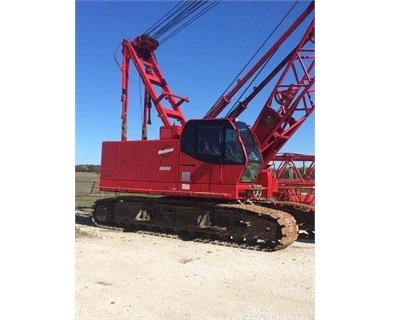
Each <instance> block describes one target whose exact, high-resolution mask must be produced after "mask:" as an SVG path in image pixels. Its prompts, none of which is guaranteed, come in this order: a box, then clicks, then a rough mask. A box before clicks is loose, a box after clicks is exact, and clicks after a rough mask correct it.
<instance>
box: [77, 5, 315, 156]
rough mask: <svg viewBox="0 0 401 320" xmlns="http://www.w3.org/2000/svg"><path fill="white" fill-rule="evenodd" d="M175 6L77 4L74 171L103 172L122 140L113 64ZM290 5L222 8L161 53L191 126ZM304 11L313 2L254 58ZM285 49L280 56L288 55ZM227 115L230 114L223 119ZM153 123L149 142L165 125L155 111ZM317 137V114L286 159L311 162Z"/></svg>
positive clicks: (135, 114)
mask: <svg viewBox="0 0 401 320" xmlns="http://www.w3.org/2000/svg"><path fill="white" fill-rule="evenodd" d="M176 4H177V2H175V1H119V2H112V1H77V2H76V4H75V14H76V16H75V28H76V29H75V53H76V55H75V65H76V68H75V148H76V149H75V163H76V164H100V156H101V143H102V141H104V140H119V139H120V128H121V119H120V117H121V102H120V94H121V72H120V70H119V68H118V65H117V63H116V61H115V60H114V58H116V59H117V61H118V62H119V63H120V62H121V58H122V55H121V47H120V43H121V41H122V40H123V39H124V38H125V39H134V38H135V37H136V36H138V35H140V34H142V33H143V32H145V31H146V30H147V29H148V28H150V27H151V26H152V25H153V24H154V23H155V22H157V21H158V20H159V18H161V17H163V16H164V15H165V14H166V13H167V12H168V11H169V10H170V9H172V8H173V7H174V6H175V5H176ZM293 4H294V2H293V1H222V2H220V3H218V4H217V5H216V6H215V7H213V8H212V9H211V10H210V11H208V12H207V13H205V14H204V15H203V16H201V17H200V18H199V19H197V20H196V21H195V22H193V23H192V24H190V25H189V26H188V27H186V28H185V29H183V30H181V31H180V32H179V33H177V34H176V35H175V36H173V37H171V38H170V39H169V40H167V41H166V42H164V43H163V44H161V45H160V47H159V48H158V49H157V50H156V57H157V59H158V63H159V66H160V68H161V71H162V73H163V74H164V76H165V78H166V80H167V82H168V84H169V86H170V89H171V90H172V91H173V92H174V93H176V94H178V95H181V96H185V97H188V98H189V100H190V102H189V103H185V104H183V105H182V110H183V113H184V115H185V117H186V119H192V118H201V117H203V116H204V115H205V114H206V112H207V111H208V110H209V109H210V107H211V106H212V105H213V103H214V102H215V101H216V100H217V99H218V98H219V97H220V95H221V94H222V93H223V92H224V91H225V90H226V89H227V87H228V86H229V85H230V84H231V83H232V81H233V80H235V79H236V76H237V75H238V73H239V72H240V70H241V69H242V67H244V66H245V64H246V63H247V62H248V60H249V59H250V58H251V57H252V56H253V54H254V53H255V52H256V50H257V49H258V48H259V47H260V46H261V45H262V43H263V42H264V41H265V40H266V38H267V37H268V35H269V34H270V33H271V32H272V30H273V29H274V28H276V26H277V25H278V23H279V22H280V20H281V19H282V18H283V17H284V15H285V14H286V13H287V12H288V11H289V10H290V8H291V7H292V6H293ZM307 5H308V2H306V1H299V3H298V4H297V5H296V6H295V8H294V9H293V10H292V11H291V14H290V15H289V16H288V18H287V19H286V20H285V21H284V22H283V24H282V25H281V26H280V28H279V29H278V30H277V31H276V33H275V34H274V35H273V36H272V37H271V39H270V40H269V41H268V42H267V43H266V45H265V46H264V49H262V51H261V53H260V54H259V55H258V56H257V57H259V56H261V54H263V53H264V52H266V51H267V50H268V48H269V47H270V46H271V45H272V44H273V43H274V41H275V40H276V39H277V38H278V37H279V36H280V35H281V34H282V33H283V32H284V31H285V29H286V28H288V26H289V25H290V24H291V23H292V22H293V21H294V19H295V18H296V17H297V16H298V15H299V14H300V12H302V11H303V10H304V9H305V8H306V6H307ZM297 36H299V33H298V34H295V35H294V38H292V39H290V40H289V43H288V44H289V45H290V46H292V45H294V44H295V41H299V37H297ZM285 49H286V48H283V49H282V50H283V54H287V53H288V52H289V51H288V50H287V51H286V50H285ZM116 50H117V51H116ZM282 56H283V55H279V57H282ZM255 62H256V60H253V62H251V65H250V66H252V63H255ZM271 66H272V67H274V66H275V65H274V64H272V65H271ZM249 68H250V67H248V69H249ZM130 71H131V72H130V87H129V90H130V92H129V111H128V139H129V140H136V139H140V133H141V106H142V100H141V98H142V92H143V89H142V88H141V89H140V85H139V79H138V76H137V72H136V69H135V67H134V65H133V64H131V70H130ZM265 90H266V92H264V93H261V94H260V95H259V96H258V98H257V99H255V100H254V102H253V103H252V104H251V105H250V106H249V107H248V110H247V111H245V112H244V113H243V114H242V115H241V117H240V120H242V121H245V122H247V123H248V124H250V125H252V124H253V122H254V121H255V119H256V117H257V115H258V113H259V112H260V108H261V105H263V102H264V101H265V100H266V98H267V97H268V94H269V93H270V92H269V91H268V88H267V89H265ZM232 101H233V102H234V101H236V97H234V99H232ZM258 101H259V103H258ZM229 109H230V106H229V107H227V109H226V110H224V111H223V112H222V114H221V115H220V116H224V115H225V114H226V113H227V112H228V110H229ZM152 120H153V121H152V126H151V127H150V128H149V129H148V130H149V139H157V138H158V130H159V126H160V124H161V123H160V122H159V119H158V117H157V114H156V113H155V109H154V108H153V114H152ZM314 129H315V126H314V114H313V115H312V116H310V117H309V119H308V120H307V121H306V122H305V123H304V124H303V126H302V127H301V128H300V129H299V130H298V131H297V132H296V133H295V135H294V136H293V137H292V138H291V139H290V140H289V141H288V142H287V143H286V145H285V146H284V148H283V149H282V150H281V152H296V153H305V154H314V152H315V150H314V148H315V144H314V139H315V130H314Z"/></svg>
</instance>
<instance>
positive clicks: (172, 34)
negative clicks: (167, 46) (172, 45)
mask: <svg viewBox="0 0 401 320" xmlns="http://www.w3.org/2000/svg"><path fill="white" fill-rule="evenodd" d="M220 1H221V0H219V1H213V4H210V5H209V6H208V7H206V8H204V9H203V10H202V11H201V12H199V13H198V14H197V15H196V16H194V17H193V18H191V19H190V20H189V21H188V22H186V23H185V24H184V25H182V26H181V27H180V28H179V29H177V30H175V31H174V32H172V33H170V35H168V36H166V37H165V38H163V39H161V40H159V43H160V44H162V43H164V42H166V41H167V40H168V39H170V38H171V37H173V36H174V35H176V34H177V33H178V32H180V31H181V30H183V29H184V28H186V27H187V26H189V25H190V24H191V23H193V22H194V21H195V20H197V19H198V18H200V17H201V16H202V15H204V14H205V13H206V12H208V11H209V10H210V9H212V8H213V7H214V6H216V5H217V4H218V3H219V2H220Z"/></svg>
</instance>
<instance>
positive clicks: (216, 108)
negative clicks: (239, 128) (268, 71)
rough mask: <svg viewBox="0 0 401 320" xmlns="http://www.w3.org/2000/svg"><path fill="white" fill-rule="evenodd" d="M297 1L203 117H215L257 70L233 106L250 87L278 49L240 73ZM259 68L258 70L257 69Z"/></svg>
mask: <svg viewBox="0 0 401 320" xmlns="http://www.w3.org/2000/svg"><path fill="white" fill-rule="evenodd" d="M298 2H299V1H296V2H295V3H294V4H293V5H292V6H291V8H290V9H289V10H288V11H287V13H286V14H285V15H284V16H283V18H282V19H281V20H280V22H279V23H278V24H277V25H276V27H275V28H274V29H273V30H272V32H271V33H270V34H269V35H268V37H267V38H266V39H265V40H264V41H263V43H262V44H261V45H260V47H259V48H258V49H257V50H256V52H255V53H254V54H253V55H252V57H251V58H250V59H249V60H248V62H247V63H246V64H245V66H244V67H243V68H242V69H241V70H240V71H239V72H238V74H237V76H236V77H235V78H234V79H233V81H232V82H231V83H230V84H229V85H228V86H227V88H226V89H225V90H224V92H223V93H222V95H221V96H220V97H219V99H218V100H217V101H216V102H215V103H214V105H213V106H212V107H211V108H210V110H209V111H208V112H207V113H206V115H205V116H204V117H203V118H204V119H212V118H217V116H218V115H219V114H220V113H221V112H222V111H223V110H224V109H225V108H226V107H227V105H228V104H229V103H230V102H231V98H232V97H233V96H234V95H235V94H237V92H238V91H239V90H240V89H241V88H242V86H243V85H244V84H245V83H246V82H247V81H248V80H249V79H250V78H251V77H252V76H253V75H254V74H255V72H256V71H257V73H256V75H254V78H253V80H252V81H250V82H249V84H248V85H247V87H246V89H244V90H243V93H242V94H241V96H240V97H239V98H238V99H237V101H236V102H235V103H234V106H235V105H236V104H237V103H238V101H239V100H240V99H241V98H242V96H243V95H244V94H245V92H246V91H247V90H248V89H249V88H250V86H251V85H252V83H253V82H254V81H255V80H256V78H257V77H258V75H259V74H260V73H261V72H262V70H263V69H264V68H265V67H266V65H267V64H268V62H269V61H270V59H271V57H272V56H273V55H274V53H275V52H276V51H277V50H278V48H276V49H275V50H274V52H270V53H269V56H268V57H267V59H266V60H265V61H264V62H263V65H259V64H257V65H256V66H254V67H253V68H252V69H251V71H249V72H248V73H247V75H246V76H245V77H244V78H243V79H241V80H237V79H239V77H240V75H241V74H242V73H243V72H244V70H245V69H246V68H247V67H248V66H249V64H250V63H251V61H252V60H253V59H254V58H255V57H256V55H257V54H258V53H259V52H260V51H261V50H262V48H263V47H264V46H265V44H266V43H267V42H268V41H269V40H270V38H271V37H272V36H273V34H274V33H275V32H276V31H277V29H278V28H279V27H280V26H281V25H282V24H283V23H284V21H285V20H286V19H287V17H288V15H289V14H290V13H291V12H292V11H293V9H294V8H295V6H296V5H297V4H298ZM258 70H259V71H258ZM236 81H237V85H236V86H235V87H234V88H233V89H232V90H231V91H230V92H228V93H227V91H228V90H229V88H230V87H232V86H233V84H234V83H235V82H236ZM234 106H233V107H232V108H231V110H230V111H229V112H228V113H227V115H226V117H229V115H230V114H231V113H232V111H233V109H234Z"/></svg>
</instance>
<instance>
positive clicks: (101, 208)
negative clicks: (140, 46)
mask: <svg viewBox="0 0 401 320" xmlns="http://www.w3.org/2000/svg"><path fill="white" fill-rule="evenodd" d="M93 217H94V219H95V221H96V222H100V223H103V224H107V223H111V222H112V221H113V218H114V210H113V205H112V204H98V205H97V206H96V207H95V210H94V212H93Z"/></svg>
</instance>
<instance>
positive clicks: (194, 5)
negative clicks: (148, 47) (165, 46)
mask: <svg viewBox="0 0 401 320" xmlns="http://www.w3.org/2000/svg"><path fill="white" fill-rule="evenodd" d="M205 3H206V2H204V1H191V2H188V4H187V5H186V6H185V7H184V8H183V9H182V10H181V11H177V12H176V13H175V15H174V16H173V17H172V19H171V21H166V24H165V25H164V26H163V27H161V28H160V29H158V30H157V31H156V32H155V33H154V34H152V37H153V38H155V39H158V38H159V37H160V36H162V35H164V34H165V33H167V32H168V31H170V30H171V29H173V28H174V27H175V26H177V25H178V24H179V23H181V22H182V21H184V19H185V18H187V17H188V16H189V15H191V14H192V13H193V12H195V11H196V10H197V9H199V8H200V7H201V6H203V5H204V4H205Z"/></svg>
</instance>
